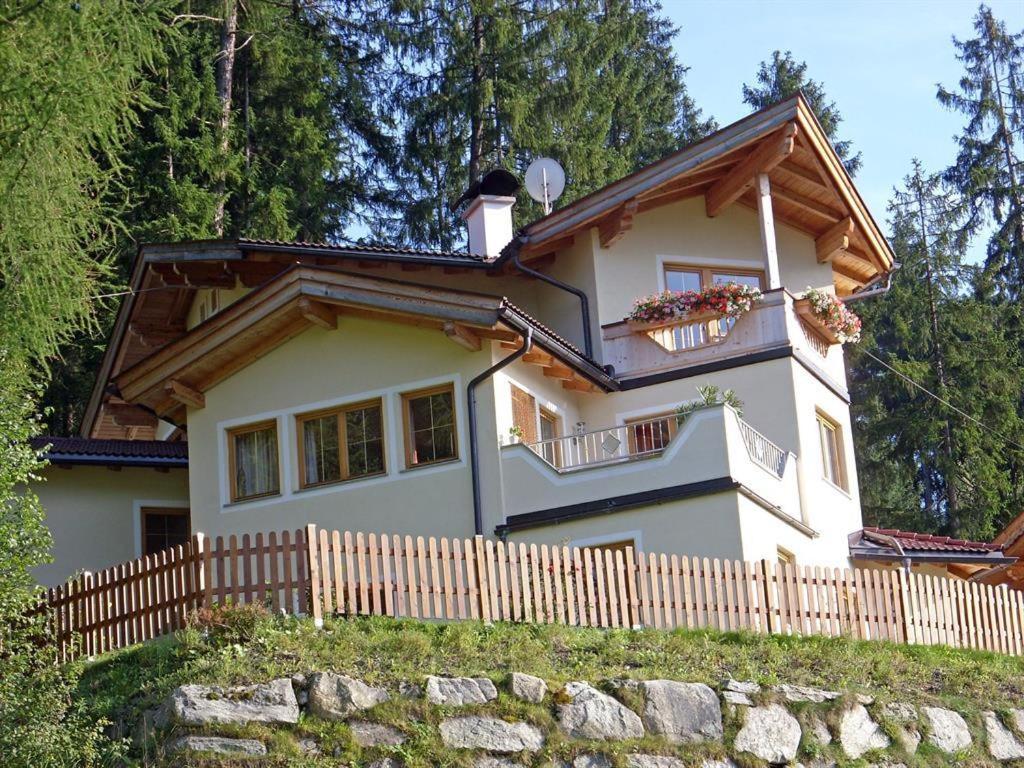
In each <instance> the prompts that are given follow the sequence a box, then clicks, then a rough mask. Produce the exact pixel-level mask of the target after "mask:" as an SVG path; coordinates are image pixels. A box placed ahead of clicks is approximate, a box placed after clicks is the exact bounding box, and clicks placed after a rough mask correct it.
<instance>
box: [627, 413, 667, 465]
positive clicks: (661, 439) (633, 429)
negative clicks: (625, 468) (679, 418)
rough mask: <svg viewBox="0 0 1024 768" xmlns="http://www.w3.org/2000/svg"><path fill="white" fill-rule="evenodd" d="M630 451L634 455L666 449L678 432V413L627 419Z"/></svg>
mask: <svg viewBox="0 0 1024 768" xmlns="http://www.w3.org/2000/svg"><path fill="white" fill-rule="evenodd" d="M626 426H627V427H628V428H629V452H630V454H632V455H637V454H644V453H653V452H655V451H661V450H664V448H665V447H666V446H667V445H668V444H669V442H670V441H671V440H672V438H673V437H674V436H675V434H676V415H675V414H674V413H666V414H663V415H661V416H645V417H644V418H642V419H634V420H632V421H627V422H626Z"/></svg>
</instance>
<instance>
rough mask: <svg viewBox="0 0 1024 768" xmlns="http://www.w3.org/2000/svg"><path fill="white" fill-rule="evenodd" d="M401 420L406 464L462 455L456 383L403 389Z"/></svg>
mask: <svg viewBox="0 0 1024 768" xmlns="http://www.w3.org/2000/svg"><path fill="white" fill-rule="evenodd" d="M402 422H403V427H404V429H403V431H404V433H405V466H406V468H409V469H411V468H412V467H419V466H423V465H425V464H437V463H440V462H442V461H452V460H453V459H457V458H458V457H459V446H458V437H457V435H456V431H455V387H454V386H453V385H452V384H444V385H442V386H440V387H431V388H429V389H421V390H417V391H416V392H406V393H404V394H403V395H402Z"/></svg>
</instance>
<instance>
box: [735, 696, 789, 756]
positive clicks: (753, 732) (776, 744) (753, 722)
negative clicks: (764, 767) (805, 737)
mask: <svg viewBox="0 0 1024 768" xmlns="http://www.w3.org/2000/svg"><path fill="white" fill-rule="evenodd" d="M799 746H800V723H798V722H797V719H796V718H795V717H793V716H792V715H791V714H789V712H788V711H787V710H786V708H785V707H783V706H782V705H781V704H768V705H766V706H763V707H751V708H750V709H748V710H747V716H746V719H745V721H744V723H743V727H742V728H740V731H739V733H737V734H736V740H735V741H734V742H733V748H734V749H735V750H736V751H737V752H749V753H750V754H752V755H754V756H755V757H759V758H761V759H762V760H764V761H765V762H768V763H788V762H790V761H791V760H792V759H793V758H794V757H796V750H797V748H798V747H799Z"/></svg>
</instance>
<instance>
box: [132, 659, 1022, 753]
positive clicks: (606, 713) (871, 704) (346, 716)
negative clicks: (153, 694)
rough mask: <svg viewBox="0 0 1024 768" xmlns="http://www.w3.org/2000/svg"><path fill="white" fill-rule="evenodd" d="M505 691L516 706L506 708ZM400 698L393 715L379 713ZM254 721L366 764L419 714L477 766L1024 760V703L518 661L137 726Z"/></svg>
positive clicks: (263, 695)
mask: <svg viewBox="0 0 1024 768" xmlns="http://www.w3.org/2000/svg"><path fill="white" fill-rule="evenodd" d="M395 702H405V703H407V704H410V705H411V703H412V702H417V703H418V706H419V707H420V709H419V710H418V711H420V712H423V711H427V712H429V713H430V715H431V717H429V718H427V719H426V720H424V719H421V720H420V721H419V722H418V723H414V722H410V721H404V720H401V719H399V720H398V721H395V717H394V714H393V713H394V709H391V710H388V706H390V705H391V704H393V703H395ZM502 703H504V704H507V705H509V706H508V707H506V708H505V710H502V709H501V708H500V705H501V704H502ZM381 705H385V706H383V707H382V706H381ZM388 711H390V712H391V715H390V716H391V719H392V722H386V720H387V717H380V716H379V715H380V713H381V712H385V713H386V712H388ZM510 711H512V712H515V713H516V714H515V715H514V716H513V715H510V714H509V712H510ZM300 716H301V717H302V718H303V722H304V723H306V724H308V723H309V722H310V721H311V720H322V721H328V722H331V723H343V724H344V725H343V726H342V727H343V728H345V729H347V736H348V738H349V739H350V740H351V742H352V743H354V744H355V745H358V748H359V754H360V757H359V758H357V759H356V760H355V761H349V762H345V761H341V760H340V759H339V760H338V761H332V760H331V757H332V754H331V749H330V747H329V745H326V744H322V743H320V742H318V741H317V740H316V739H314V738H309V737H308V736H307V737H303V736H302V733H303V732H304V731H303V730H302V729H301V728H299V729H296V726H297V724H299V723H300ZM428 721H429V722H428ZM253 725H257V726H258V727H259V728H262V729H266V728H275V729H290V730H292V731H294V732H295V737H296V738H295V744H296V745H297V747H298V748H299V749H301V750H302V751H303V752H304V753H306V754H308V755H318V756H319V757H318V758H317V764H324V763H331V762H334V764H341V765H351V766H353V768H355V767H356V766H360V767H364V768H365V767H368V768H401V766H402V765H403V762H402V759H401V755H402V754H403V753H404V754H408V751H407V750H408V745H407V741H409V739H410V731H411V729H412V728H413V726H416V727H419V728H423V727H428V728H431V729H436V733H435V732H434V731H431V734H432V737H436V738H437V739H439V740H440V743H441V744H443V747H444V749H446V750H451V751H452V753H457V754H459V755H460V759H461V760H462V762H460V764H468V765H472V766H475V768H511V767H512V766H543V767H544V768H548V767H550V768H613V766H626V768H687V767H689V766H700V768H727V767H729V766H736V765H737V762H734V761H738V762H739V763H740V764H742V765H744V766H749V765H802V766H803V767H804V768H827V767H828V766H843V765H846V764H853V765H868V766H878V768H882V767H883V766H885V767H886V768H895V767H896V766H899V765H907V764H913V763H915V762H917V761H918V759H919V758H921V757H922V756H923V757H926V758H927V761H928V764H929V765H934V764H937V763H942V762H945V763H947V764H948V765H999V764H1001V763H1010V762H1012V761H1018V760H1024V708H1019V709H1014V710H1009V711H1002V712H999V713H996V712H992V711H984V710H981V711H980V715H979V713H977V712H976V713H973V714H970V713H968V714H967V715H966V717H965V715H964V714H963V713H959V712H956V711H953V710H951V709H944V708H940V707H935V706H927V705H921V706H918V705H917V704H915V703H914V702H912V701H899V702H891V701H890V702H876V701H875V700H874V699H873V698H872V697H871V696H867V695H864V694H855V695H844V694H842V693H840V692H838V691H827V690H821V689H817V688H808V687H803V686H795V685H779V686H775V687H772V688H768V689H765V688H762V687H761V686H759V685H757V684H756V683H751V682H743V681H736V680H731V679H730V680H725V681H723V682H722V684H721V685H720V686H719V687H718V689H717V690H715V689H712V688H711V687H709V686H707V685H704V684H701V683H692V682H685V681H676V680H642V681H636V680H620V681H604V682H603V683H601V684H600V685H594V684H591V683H590V682H585V681H576V682H570V683H567V684H565V685H564V686H559V687H557V688H556V689H554V690H552V689H550V688H549V686H548V684H547V683H546V682H545V681H544V680H541V679H539V678H536V677H532V676H530V675H525V674H520V673H515V672H513V673H512V674H510V675H509V676H508V678H507V679H506V680H503V681H501V684H500V686H499V685H495V682H494V681H493V680H491V679H489V678H485V677H479V678H470V677H437V676H430V677H427V678H425V679H424V680H422V681H412V682H406V683H402V684H401V685H400V686H398V689H397V690H388V689H386V688H382V687H377V686H373V685H368V684H366V683H364V682H362V681H360V680H357V679H354V678H352V677H349V676H347V675H344V674H336V673H333V672H314V673H311V674H307V675H295V676H293V677H292V678H280V679H277V680H272V681H270V682H267V683H262V684H257V685H250V686H242V687H235V688H220V687H216V686H200V685H185V686H182V687H180V688H178V689H176V690H175V691H174V692H172V693H171V695H170V696H169V697H168V698H167V700H166V701H165V702H164V703H163V704H162V705H161V706H160V707H159V708H158V709H155V710H152V711H150V712H147V713H146V715H145V717H144V718H143V720H142V721H141V722H140V723H139V724H138V725H137V728H136V734H135V735H136V740H137V741H138V740H146V739H150V738H153V737H156V739H157V740H158V741H159V743H160V744H161V745H162V749H163V750H164V751H165V752H166V753H169V754H170V753H182V752H189V751H192V752H203V753H213V754H224V755H234V756H238V755H248V756H259V755H265V754H268V749H269V748H268V743H267V742H268V740H266V739H264V740H261V739H259V738H242V737H241V734H240V731H243V730H244V729H245V728H247V727H251V726H253ZM346 760H350V758H346ZM311 762H312V758H311Z"/></svg>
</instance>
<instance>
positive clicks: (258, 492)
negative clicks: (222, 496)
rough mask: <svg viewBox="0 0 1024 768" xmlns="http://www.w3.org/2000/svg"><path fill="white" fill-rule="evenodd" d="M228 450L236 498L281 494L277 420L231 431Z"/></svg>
mask: <svg viewBox="0 0 1024 768" xmlns="http://www.w3.org/2000/svg"><path fill="white" fill-rule="evenodd" d="M228 451H229V462H230V463H229V470H230V472H231V500H232V501H245V500H248V499H256V498H259V497H261V496H273V495H275V494H277V493H280V491H281V476H280V468H279V466H278V456H277V422H276V421H266V422H261V423H260V424H253V425H250V426H246V427H239V428H237V429H232V430H230V431H229V432H228Z"/></svg>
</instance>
